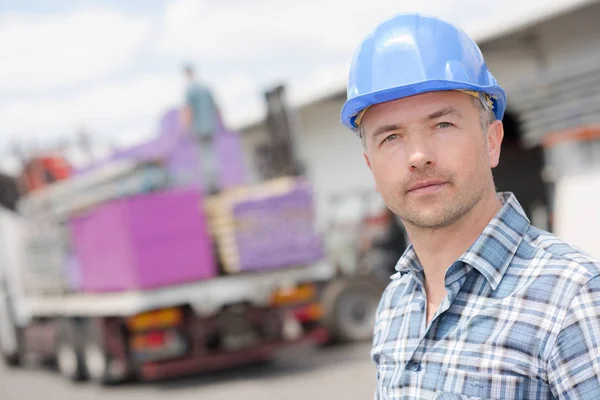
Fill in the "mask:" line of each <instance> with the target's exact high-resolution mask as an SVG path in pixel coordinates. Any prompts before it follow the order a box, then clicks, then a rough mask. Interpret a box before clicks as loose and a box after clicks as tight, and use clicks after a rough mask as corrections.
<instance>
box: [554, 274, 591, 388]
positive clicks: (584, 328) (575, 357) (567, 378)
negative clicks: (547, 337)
mask: <svg viewBox="0 0 600 400" xmlns="http://www.w3.org/2000/svg"><path fill="white" fill-rule="evenodd" d="M548 381H549V384H550V388H551V390H552V394H553V395H554V397H555V398H557V399H571V400H575V399H578V400H583V399H585V400H587V399H590V400H591V399H598V398H599V397H598V396H599V393H600V277H594V278H593V279H591V280H590V281H589V282H588V283H587V284H585V285H584V286H583V287H582V288H581V289H580V290H579V292H578V293H577V295H576V296H575V297H574V298H573V300H572V302H571V305H570V307H569V309H568V311H567V315H566V317H565V320H564V322H563V326H562V328H561V330H560V332H559V334H558V338H557V341H556V345H555V347H554V348H553V349H552V352H551V354H550V358H549V361H548Z"/></svg>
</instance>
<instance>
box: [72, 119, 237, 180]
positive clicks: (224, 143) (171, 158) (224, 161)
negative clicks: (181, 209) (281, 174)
mask: <svg viewBox="0 0 600 400" xmlns="http://www.w3.org/2000/svg"><path fill="white" fill-rule="evenodd" d="M215 150H216V152H217V159H218V170H219V186H220V188H221V189H228V188H230V187H233V186H238V185H242V184H244V183H245V182H246V172H245V170H246V169H245V165H244V153H243V147H242V144H241V140H240V137H239V134H238V133H237V132H232V131H229V130H228V129H226V128H225V127H224V125H223V123H222V121H221V120H220V119H219V125H218V127H217V133H216V137H215ZM199 155H200V152H199V151H198V149H197V147H196V144H195V140H194V137H193V135H192V134H190V133H188V132H186V131H185V130H184V128H183V126H182V124H181V119H180V117H179V110H178V109H171V110H169V111H167V112H166V113H165V114H164V116H163V117H162V119H161V121H160V129H159V135H158V137H157V138H156V139H154V140H152V141H149V142H146V143H143V144H140V145H137V146H133V147H130V148H127V149H124V150H120V151H117V152H115V153H113V154H112V155H111V156H110V157H108V158H107V159H104V160H101V161H98V162H96V163H94V164H92V165H90V166H86V167H85V168H82V169H80V170H78V171H76V174H83V173H85V172H87V171H90V170H94V169H97V168H100V167H102V166H104V165H106V164H108V163H110V162H112V161H117V160H137V161H149V160H156V159H159V158H161V159H164V160H165V161H166V165H167V170H168V172H169V174H170V175H171V176H172V177H174V179H175V180H176V182H178V186H185V187H197V188H200V187H201V185H202V168H201V163H200V160H199Z"/></svg>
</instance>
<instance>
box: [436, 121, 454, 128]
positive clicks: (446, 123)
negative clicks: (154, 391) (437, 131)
mask: <svg viewBox="0 0 600 400" xmlns="http://www.w3.org/2000/svg"><path fill="white" fill-rule="evenodd" d="M453 126H454V125H453V124H451V123H450V122H440V123H439V124H437V127H438V128H442V129H446V128H451V127H453Z"/></svg>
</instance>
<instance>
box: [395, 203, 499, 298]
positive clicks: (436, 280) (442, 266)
mask: <svg viewBox="0 0 600 400" xmlns="http://www.w3.org/2000/svg"><path fill="white" fill-rule="evenodd" d="M501 207H502V203H501V202H500V200H499V199H498V198H497V196H496V193H495V192H493V191H490V192H489V193H488V194H487V195H486V196H485V197H484V198H483V199H481V201H480V202H479V203H478V204H477V205H475V207H474V208H473V209H472V210H471V212H470V213H469V214H467V215H466V216H465V217H464V218H462V219H461V220H459V221H457V222H456V223H454V224H452V225H450V226H447V227H444V228H440V229H422V228H417V227H414V226H410V225H407V226H406V229H407V233H408V236H409V237H410V240H411V243H412V245H413V247H414V250H415V253H416V254H417V257H418V258H419V262H420V263H421V266H422V267H423V271H424V273H425V280H426V282H427V283H426V288H427V289H429V291H430V292H431V291H434V292H441V291H443V290H444V287H445V285H444V280H445V275H446V270H447V269H448V267H449V266H450V265H451V264H452V263H453V262H454V261H456V260H457V259H458V258H459V257H460V256H461V255H462V254H463V253H464V252H465V251H467V250H468V249H469V247H471V245H472V244H473V243H474V242H475V241H476V240H477V238H478V237H479V235H480V234H481V233H482V232H483V230H484V229H485V227H486V226H487V225H488V224H489V222H490V221H491V220H492V219H493V218H494V216H495V215H496V214H497V213H498V210H500V208H501ZM435 297H438V296H435Z"/></svg>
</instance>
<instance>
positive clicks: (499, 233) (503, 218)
mask: <svg viewBox="0 0 600 400" xmlns="http://www.w3.org/2000/svg"><path fill="white" fill-rule="evenodd" d="M497 196H498V198H499V199H500V201H502V203H503V206H502V208H501V209H500V210H499V211H498V213H497V214H496V216H495V217H494V218H493V219H492V220H491V221H490V223H489V224H488V225H487V226H486V227H485V229H484V230H483V232H482V233H481V235H479V237H478V238H477V240H476V241H475V243H473V245H472V246H471V247H470V248H469V249H468V250H467V251H466V252H465V253H464V254H463V255H462V256H460V257H459V258H458V260H457V261H459V262H463V263H465V264H468V265H471V266H472V267H473V268H475V269H477V270H478V271H479V272H480V273H481V274H482V275H483V276H484V277H485V278H486V279H487V280H488V282H489V283H490V286H491V287H492V289H493V290H495V289H496V288H497V287H498V285H499V284H500V281H501V280H502V277H503V276H504V273H505V272H506V270H507V268H508V266H509V265H510V263H511V261H512V259H513V257H514V255H515V253H516V252H517V249H518V248H519V245H520V244H521V241H522V240H523V237H524V236H525V234H526V233H527V230H528V229H529V226H530V222H529V219H528V218H527V216H526V214H525V212H524V211H523V208H522V207H521V205H520V204H519V202H518V201H517V199H516V197H515V196H514V194H512V193H511V192H502V193H498V194H497ZM396 270H397V271H398V274H397V275H395V277H398V276H399V275H402V274H405V273H408V272H412V273H413V276H414V277H415V278H416V279H417V280H422V277H423V268H422V267H421V263H420V262H419V259H418V257H417V254H416V252H415V250H414V248H413V246H412V244H411V245H409V246H408V248H407V249H406V251H405V252H404V254H403V255H402V257H401V258H400V260H399V261H398V263H397V264H396Z"/></svg>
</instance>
